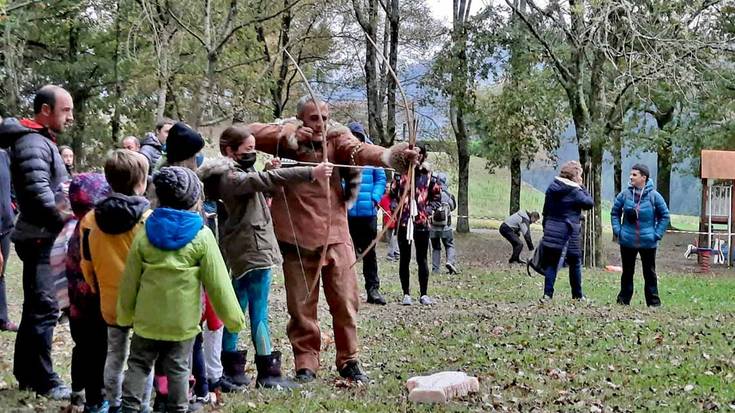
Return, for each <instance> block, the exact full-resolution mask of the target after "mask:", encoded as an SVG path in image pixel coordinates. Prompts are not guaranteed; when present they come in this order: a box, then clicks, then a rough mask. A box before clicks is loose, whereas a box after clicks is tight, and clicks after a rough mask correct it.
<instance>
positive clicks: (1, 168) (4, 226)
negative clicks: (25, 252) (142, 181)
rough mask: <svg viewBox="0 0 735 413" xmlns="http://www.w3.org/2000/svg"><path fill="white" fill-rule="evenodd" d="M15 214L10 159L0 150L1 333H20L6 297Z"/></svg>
mask: <svg viewBox="0 0 735 413" xmlns="http://www.w3.org/2000/svg"><path fill="white" fill-rule="evenodd" d="M14 221H15V212H14V211H13V206H12V201H11V199H10V158H9V157H8V153H7V152H5V151H4V150H2V149H0V250H1V251H2V255H0V331H18V326H17V325H15V323H13V322H12V321H10V319H9V318H8V300H7V296H6V295H5V267H6V266H7V264H8V255H9V254H10V231H12V229H13V225H14Z"/></svg>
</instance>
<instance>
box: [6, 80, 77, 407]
mask: <svg viewBox="0 0 735 413" xmlns="http://www.w3.org/2000/svg"><path fill="white" fill-rule="evenodd" d="M33 109H34V113H35V115H34V118H33V119H22V120H21V121H17V120H16V119H6V120H5V121H4V122H3V124H2V126H0V142H2V143H3V144H4V145H7V146H9V148H10V151H9V154H10V159H11V168H10V170H11V178H12V182H13V187H14V188H15V194H16V197H17V201H18V207H19V210H20V215H19V216H18V220H17V222H16V225H15V229H14V230H13V232H12V233H11V240H12V241H13V242H14V243H15V251H16V253H17V254H18V257H19V258H20V259H21V261H22V262H23V313H22V316H21V320H20V326H19V328H18V335H17V338H16V340H15V358H14V362H13V374H14V375H15V378H16V379H17V380H18V384H19V386H20V388H21V390H32V391H35V392H36V393H38V394H40V395H43V396H45V397H47V398H50V399H54V400H61V399H69V396H70V394H71V391H70V390H69V388H68V387H67V386H66V385H64V383H63V382H62V381H61V378H59V376H58V375H57V374H56V373H55V372H54V370H53V364H52V361H51V342H52V339H53V334H54V327H55V326H56V322H57V320H58V313H59V308H58V304H57V303H56V298H55V296H54V279H53V276H52V274H51V266H50V264H49V255H50V253H51V248H52V246H53V243H54V240H55V239H56V236H57V235H58V234H59V232H60V231H61V229H62V228H63V226H64V223H65V221H66V219H65V218H66V217H64V216H63V213H62V212H61V211H59V210H58V209H57V207H56V194H57V193H58V192H59V191H61V183H62V182H64V181H65V180H66V179H67V173H66V167H65V166H64V162H63V161H62V159H61V155H60V154H59V150H58V148H57V146H56V134H57V133H61V132H63V131H64V129H65V128H66V127H67V126H68V125H69V124H70V123H71V122H72V121H73V120H74V116H73V110H74V103H73V102H72V98H71V95H70V94H69V92H67V91H66V90H64V89H62V88H61V87H58V86H53V85H48V86H44V87H42V88H41V89H40V90H39V91H38V92H37V93H36V97H35V99H34V100H33Z"/></svg>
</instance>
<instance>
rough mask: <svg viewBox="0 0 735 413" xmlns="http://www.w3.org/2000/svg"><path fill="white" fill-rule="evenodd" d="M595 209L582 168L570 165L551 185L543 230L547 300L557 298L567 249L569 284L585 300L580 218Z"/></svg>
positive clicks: (545, 202)
mask: <svg viewBox="0 0 735 413" xmlns="http://www.w3.org/2000/svg"><path fill="white" fill-rule="evenodd" d="M593 206H594V202H593V200H592V197H591V196H590V194H589V193H588V192H587V190H586V189H585V188H584V186H582V166H581V165H580V164H579V162H577V161H569V162H566V163H565V164H564V165H562V167H561V171H560V172H559V176H557V177H556V178H555V179H554V181H553V182H552V183H551V185H549V188H548V189H547V190H546V199H545V200H544V212H543V216H544V219H543V221H542V222H543V227H544V236H543V238H542V239H541V244H542V245H543V248H544V249H543V251H544V252H543V259H542V260H543V266H544V273H545V277H546V279H545V280H544V297H543V299H542V300H543V301H548V300H551V298H552V297H553V296H554V282H555V281H556V274H557V272H558V271H559V262H560V260H561V257H562V251H563V250H564V248H566V262H567V264H568V265H569V284H570V286H571V287H572V298H574V299H578V300H583V299H584V294H583V293H582V247H581V245H580V230H581V228H582V225H581V224H580V218H581V216H582V210H587V209H591V208H592V207H593Z"/></svg>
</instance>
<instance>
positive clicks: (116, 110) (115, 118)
mask: <svg viewBox="0 0 735 413" xmlns="http://www.w3.org/2000/svg"><path fill="white" fill-rule="evenodd" d="M112 70H113V76H114V77H115V79H114V80H115V95H114V99H113V112H112V119H111V120H110V128H111V132H112V136H111V138H112V145H113V147H115V146H117V143H118V142H119V141H120V97H121V95H122V85H121V82H120V0H118V1H116V2H115V52H114V55H113V68H112Z"/></svg>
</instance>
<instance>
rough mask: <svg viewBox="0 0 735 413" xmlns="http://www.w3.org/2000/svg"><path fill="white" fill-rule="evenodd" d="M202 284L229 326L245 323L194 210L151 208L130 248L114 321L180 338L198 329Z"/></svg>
mask: <svg viewBox="0 0 735 413" xmlns="http://www.w3.org/2000/svg"><path fill="white" fill-rule="evenodd" d="M202 285H203V286H204V289H205V290H206V291H207V294H208V296H209V300H210V302H211V303H212V306H213V307H214V310H215V312H216V313H217V315H218V316H219V317H220V318H221V319H222V321H223V322H224V324H225V326H226V327H227V329H228V330H229V331H232V332H237V331H240V330H242V328H243V327H244V326H245V316H244V315H243V313H242V310H241V309H240V304H239V303H238V301H237V297H236V296H235V291H234V290H233V288H232V282H231V280H230V277H229V276H228V274H227V267H226V266H225V263H224V260H223V259H222V255H221V254H220V252H219V248H218V246H217V240H216V239H215V237H214V234H213V233H212V230H210V229H209V228H208V227H207V226H205V225H204V221H203V220H202V218H201V216H200V215H199V214H198V213H196V212H191V211H180V210H175V209H170V208H156V209H155V210H154V211H153V213H152V214H151V216H150V218H148V220H147V221H146V224H145V228H144V230H143V231H140V232H139V233H138V234H137V235H136V237H135V239H134V240H133V245H132V247H131V249H130V254H129V255H128V259H127V262H126V265H125V272H124V273H123V276H122V280H121V282H120V291H119V296H118V302H117V321H118V324H120V325H121V326H133V328H134V329H135V334H137V335H139V336H141V337H143V338H147V339H150V340H164V341H184V340H189V339H191V338H193V337H195V336H196V335H197V334H199V332H200V331H201V330H200V328H199V324H200V320H201V318H202V308H203V307H202V295H203V294H202Z"/></svg>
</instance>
